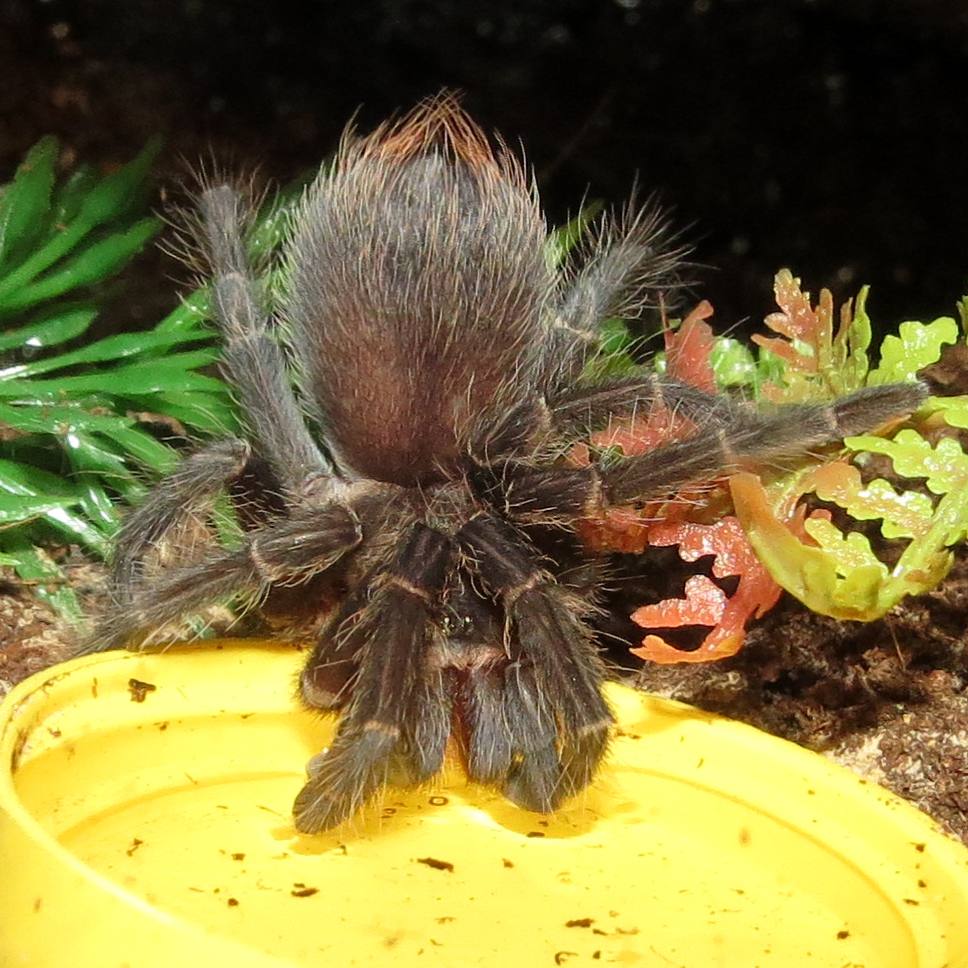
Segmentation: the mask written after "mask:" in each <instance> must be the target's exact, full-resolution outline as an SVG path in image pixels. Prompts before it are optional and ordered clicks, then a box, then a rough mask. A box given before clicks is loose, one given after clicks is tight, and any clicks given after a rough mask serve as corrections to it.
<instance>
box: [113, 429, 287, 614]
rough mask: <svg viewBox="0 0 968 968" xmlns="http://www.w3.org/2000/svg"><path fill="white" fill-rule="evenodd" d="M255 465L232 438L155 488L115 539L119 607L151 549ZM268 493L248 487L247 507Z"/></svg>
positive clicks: (190, 460)
mask: <svg viewBox="0 0 968 968" xmlns="http://www.w3.org/2000/svg"><path fill="white" fill-rule="evenodd" d="M255 465H256V462H255V461H254V460H253V455H252V450H251V448H250V447H249V445H248V444H247V443H246V442H245V441H243V440H239V439H237V438H230V439H228V440H220V441H217V442H216V443H213V444H209V445H208V446H207V447H205V448H203V449H202V450H200V451H198V452H197V453H195V454H192V455H191V456H190V457H187V458H185V460H183V461H182V463H181V464H180V465H179V466H178V468H177V469H176V470H175V471H173V472H172V473H171V474H169V475H168V477H166V478H164V479H163V480H162V481H160V482H159V483H158V484H156V485H155V487H154V489H153V490H152V491H151V493H150V494H149V495H148V497H147V498H146V499H145V502H144V504H142V505H141V506H140V507H138V508H136V509H135V510H134V511H133V512H132V513H131V514H130V515H128V517H127V518H126V519H125V522H124V524H123V525H122V527H121V530H120V532H119V533H118V536H117V538H116V539H115V543H114V552H113V555H112V573H111V577H112V583H113V586H114V594H115V598H116V600H117V601H118V602H119V603H120V602H123V601H125V600H127V599H128V598H129V597H130V595H131V594H132V592H133V590H134V586H135V585H136V584H137V582H138V580H139V578H140V577H141V568H142V564H143V562H144V559H145V557H146V556H147V555H148V554H149V553H150V552H151V551H152V550H154V549H156V548H157V547H158V546H159V544H160V543H161V542H162V541H164V539H165V538H166V537H167V536H168V535H169V534H170V533H172V532H173V531H177V530H178V529H179V528H180V527H181V526H182V525H184V524H186V523H187V522H189V521H190V520H192V519H193V518H196V517H199V516H202V515H205V514H207V513H208V512H209V511H210V510H211V506H212V504H213V502H214V501H215V498H216V497H217V496H218V495H219V494H220V493H222V492H223V491H224V490H225V489H226V488H227V487H232V486H233V485H235V484H236V483H237V482H240V481H242V480H243V479H244V477H245V476H246V475H247V474H249V473H252V472H253V471H252V470H251V469H252V468H254V466H255ZM265 493H266V491H265V490H264V489H258V490H256V489H253V488H251V487H246V489H245V495H244V497H245V501H244V504H245V507H246V508H251V507H252V504H253V500H254V499H255V500H257V499H258V498H260V497H261V496H262V495H264V494H265ZM269 493H271V492H269ZM279 510H281V507H280V508H279Z"/></svg>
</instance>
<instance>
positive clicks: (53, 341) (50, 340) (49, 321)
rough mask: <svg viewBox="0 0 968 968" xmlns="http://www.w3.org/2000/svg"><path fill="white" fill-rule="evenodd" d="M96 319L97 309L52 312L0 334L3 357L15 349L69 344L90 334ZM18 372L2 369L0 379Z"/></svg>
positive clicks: (39, 348)
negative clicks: (90, 327)
mask: <svg viewBox="0 0 968 968" xmlns="http://www.w3.org/2000/svg"><path fill="white" fill-rule="evenodd" d="M96 315H97V310H96V309H90V308H87V307H78V308H75V309H66V310H65V309H58V310H54V311H51V312H50V313H49V314H48V315H45V316H44V317H43V318H41V319H38V320H37V321H36V322H34V323H30V324H28V325H27V326H21V327H20V328H19V329H14V330H7V331H6V332H5V333H0V353H5V352H7V351H9V350H13V349H17V350H26V351H30V352H33V351H38V350H41V349H44V348H46V347H48V346H56V345H57V344H58V343H66V342H67V341H68V340H72V339H76V338H77V337H78V336H80V335H82V334H83V333H85V332H87V328H88V326H90V325H91V323H92V322H93V321H94V317H95V316H96ZM15 372H19V369H18V368H17V367H9V366H8V367H3V368H2V369H0V379H4V378H5V377H7V376H8V375H10V376H12V375H14V373H15Z"/></svg>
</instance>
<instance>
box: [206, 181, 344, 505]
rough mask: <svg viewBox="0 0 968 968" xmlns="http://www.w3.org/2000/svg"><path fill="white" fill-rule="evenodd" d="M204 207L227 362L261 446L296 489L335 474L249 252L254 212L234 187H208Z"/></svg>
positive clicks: (289, 486)
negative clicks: (301, 399) (296, 387)
mask: <svg viewBox="0 0 968 968" xmlns="http://www.w3.org/2000/svg"><path fill="white" fill-rule="evenodd" d="M200 207H201V211H202V216H203V220H204V229H205V236H206V241H207V244H208V250H209V255H210V258H211V261H212V269H213V276H212V283H211V287H212V288H211V292H212V306H213V309H214V313H215V316H216V319H217V320H218V324H219V327H220V328H221V330H222V333H223V335H224V337H225V342H226V345H225V349H224V353H223V360H224V364H225V367H226V369H227V370H228V374H229V376H230V378H231V383H232V386H233V388H234V389H235V391H236V393H237V394H238V395H239V398H240V401H241V404H242V409H243V411H244V413H245V417H246V421H247V422H248V424H249V425H250V427H251V429H252V431H253V433H254V436H255V439H256V441H257V442H258V448H257V449H258V450H259V452H260V453H262V454H264V455H265V457H266V459H267V460H268V461H269V463H270V464H271V465H272V468H273V470H274V471H275V473H276V475H277V476H278V478H279V480H280V481H281V482H282V484H283V485H284V486H285V487H286V488H287V489H290V490H296V489H298V487H299V486H300V485H301V484H303V483H304V482H305V481H306V480H307V479H309V478H313V477H316V476H321V475H328V474H331V473H332V471H333V467H332V464H331V463H330V461H329V460H328V459H327V458H326V457H325V456H324V455H323V453H322V451H320V449H319V447H317V446H316V444H315V442H314V441H313V439H312V437H311V436H310V434H309V431H308V429H307V427H306V424H305V421H304V420H303V416H302V412H301V410H300V407H299V404H298V402H297V401H296V397H295V395H294V393H293V390H292V385H291V383H290V379H289V374H288V372H287V369H286V363H285V360H284V358H283V354H282V350H281V348H280V346H279V344H278V343H277V342H276V340H275V338H274V337H273V336H272V335H271V333H270V331H269V329H268V327H267V323H266V318H265V313H264V312H263V310H262V307H261V304H262V296H261V294H260V292H259V291H258V287H257V285H256V282H255V281H254V280H253V278H252V275H251V270H250V267H249V263H248V259H247V258H246V251H245V242H244V236H245V231H244V228H245V223H246V221H247V217H248V213H246V212H244V211H243V203H242V198H241V196H240V194H239V192H238V191H237V190H236V189H234V188H232V187H231V186H229V185H219V186H216V187H212V188H208V189H206V190H205V191H204V192H203V193H202V196H201V199H200Z"/></svg>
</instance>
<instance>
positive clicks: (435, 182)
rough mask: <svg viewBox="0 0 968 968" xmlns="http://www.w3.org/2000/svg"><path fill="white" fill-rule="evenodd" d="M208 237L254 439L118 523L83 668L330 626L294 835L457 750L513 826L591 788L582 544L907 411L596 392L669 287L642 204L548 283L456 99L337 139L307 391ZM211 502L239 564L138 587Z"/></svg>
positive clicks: (212, 230)
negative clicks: (232, 618)
mask: <svg viewBox="0 0 968 968" xmlns="http://www.w3.org/2000/svg"><path fill="white" fill-rule="evenodd" d="M201 213H202V217H201V224H202V226H203V234H204V236H205V239H204V242H205V245H206V247H207V250H208V257H209V259H210V261H211V265H212V281H211V293H212V303H213V308H214V315H215V317H216V319H217V321H218V325H219V327H220V329H221V331H222V334H223V336H224V340H225V351H224V366H225V372H226V375H227V378H228V379H229V380H230V382H231V384H232V386H233V387H234V389H235V392H236V393H237V395H238V400H239V403H240V404H241V408H242V411H243V413H244V416H245V420H246V423H247V428H248V433H247V437H246V439H244V440H242V439H235V438H233V439H227V440H221V441H219V442H217V443H214V444H211V445H209V446H207V447H205V448H203V449H202V450H200V451H198V452H197V453H195V454H194V455H193V456H190V457H188V458H187V459H186V460H185V461H184V462H183V464H182V465H181V466H180V468H179V469H178V470H176V471H175V472H174V473H173V474H172V475H171V476H170V477H168V478H167V479H166V480H164V481H163V482H161V483H160V484H159V485H158V486H157V487H156V488H155V489H154V490H153V491H152V492H151V494H150V495H149V497H148V499H147V501H146V502H145V503H144V505H143V506H142V507H140V508H139V509H138V510H136V511H135V512H134V513H133V514H132V515H131V516H130V517H129V518H128V520H127V523H126V524H125V526H124V528H123V529H122V531H121V534H120V537H119V539H118V542H117V548H116V554H115V562H114V588H115V602H114V604H113V606H112V608H111V611H110V612H109V614H108V615H107V616H106V617H105V618H104V620H103V622H102V623H101V625H100V627H99V629H98V631H97V632H96V634H95V637H94V638H93V640H92V641H91V643H90V644H89V646H88V651H94V650H100V649H107V648H114V647H119V646H124V645H131V644H132V643H137V642H138V641H139V638H140V640H141V641H143V640H144V638H145V637H146V636H147V635H148V634H150V633H151V632H153V631H157V630H158V629H159V628H161V627H163V626H164V625H165V624H166V623H170V622H172V621H175V620H177V619H180V618H183V617H184V616H186V615H190V614H191V613H193V612H196V611H198V610H199V609H201V608H204V607H207V606H209V605H211V604H213V603H215V602H217V601H219V600H221V599H224V598H226V597H231V596H235V597H241V598H243V599H246V600H248V601H250V602H253V603H255V602H260V601H261V602H263V603H264V604H265V605H266V606H268V607H270V608H271V607H273V603H274V602H275V603H276V607H277V608H278V602H279V601H280V600H282V599H283V598H285V597H286V591H287V589H286V587H285V586H298V589H296V592H297V594H296V595H294V594H292V592H293V589H292V588H290V589H288V592H289V595H288V601H289V605H290V606H292V607H293V608H294V609H295V611H296V612H297V613H298V615H299V616H301V617H300V619H299V620H300V621H302V620H303V619H305V616H306V614H312V613H315V616H316V619H317V621H316V625H315V628H316V629H317V633H316V640H315V649H314V651H313V653H312V655H311V657H310V659H309V661H308V663H307V664H306V667H305V671H304V672H303V674H302V678H301V693H302V697H303V699H304V701H305V702H306V703H307V704H308V705H309V706H310V707H313V708H315V709H320V710H338V711H339V714H340V720H339V725H338V729H337V732H336V736H335V739H334V740H333V743H332V746H331V748H329V749H328V750H327V751H325V752H324V753H323V754H321V755H320V756H317V757H315V758H314V760H313V761H312V763H311V766H310V778H309V780H308V782H307V783H306V785H305V786H304V787H303V789H302V791H301V792H300V793H299V795H298V796H297V798H296V802H295V808H294V809H295V818H296V825H297V827H298V828H299V829H300V830H303V831H308V832H313V831H319V830H322V829H325V828H328V827H332V826H333V825H335V824H338V823H340V822H341V821H343V820H345V819H346V818H348V817H349V816H351V815H352V814H353V813H354V812H355V811H356V810H357V809H358V808H359V807H360V806H361V805H362V804H363V803H364V802H365V801H366V800H367V798H368V797H369V796H370V795H371V794H372V793H373V792H374V791H376V790H377V789H379V788H380V787H381V786H382V785H383V784H385V783H395V784H416V783H420V782H421V781H424V780H426V779H428V778H429V777H431V776H432V775H433V774H435V773H436V772H437V771H438V770H439V769H440V766H441V763H442V760H443V757H444V753H445V747H446V746H447V744H448V740H449V738H450V737H451V735H452V734H453V735H454V736H455V737H456V738H457V741H458V743H457V745H458V748H459V749H460V751H461V754H462V756H463V760H464V763H465V766H466V771H467V774H468V775H469V777H471V778H472V779H474V780H477V781H480V782H482V783H485V784H491V785H494V786H497V787H498V788H500V789H501V790H502V791H503V793H504V794H505V795H506V796H507V797H508V798H510V799H511V800H512V801H514V802H515V803H517V804H519V805H520V806H522V807H524V808H527V809H529V810H535V811H540V812H547V811H550V810H553V809H554V808H555V807H556V805H558V804H559V803H561V802H562V801H563V800H564V799H565V798H567V797H569V796H571V795H573V794H575V793H576V792H578V791H580V790H582V789H583V788H584V787H585V786H586V785H587V784H588V783H589V782H590V781H591V779H592V777H593V776H594V774H595V771H596V768H597V767H598V765H599V763H600V761H601V759H602V757H603V755H604V753H605V749H606V745H607V743H608V737H609V729H610V726H611V723H612V717H611V714H610V712H609V708H608V705H607V704H606V702H605V700H604V699H603V698H602V688H601V687H602V682H603V680H604V678H605V667H604V664H603V661H602V659H601V657H600V655H599V650H598V648H597V647H596V645H595V644H594V642H593V638H592V633H591V631H590V629H589V625H588V618H589V616H590V615H591V613H592V612H593V611H594V609H595V602H596V594H597V591H598V589H599V588H600V587H601V583H602V579H603V577H604V568H603V565H602V563H601V562H600V561H599V560H597V559H596V558H594V557H592V556H590V555H588V554H586V553H585V552H584V551H583V549H582V547H581V544H580V542H579V540H578V538H577V536H576V533H575V524H576V522H578V521H579V520H580V519H581V518H582V517H583V516H586V515H589V514H592V513H595V512H596V511H600V510H601V509H602V508H604V507H607V506H609V505H615V504H628V503H631V502H636V501H643V500H647V499H652V498H656V497H657V496H663V495H666V494H669V493H670V492H672V491H674V490H675V489H676V488H678V487H679V486H681V485H683V484H685V483H687V482H689V481H695V480H697V479H704V478H708V477H710V476H712V475H714V474H715V473H718V472H720V471H721V470H722V469H723V468H728V467H730V466H732V465H734V464H735V463H736V461H738V460H739V459H742V458H753V459H759V460H769V459H772V458H775V457H777V456H779V455H782V454H790V453H796V452H802V451H804V450H806V449H807V448H810V447H811V446H814V445H818V444H820V443H824V442H827V441H830V440H832V439H836V438H839V437H841V436H844V435H847V434H853V433H856V432H859V431H861V430H865V429H868V428H870V427H872V426H874V425H877V424H879V423H881V422H883V421H884V420H886V419H888V418H890V417H893V416H896V415H900V414H904V413H907V412H909V411H911V410H913V409H914V408H916V407H917V405H918V404H919V402H920V401H921V399H922V397H923V391H922V389H921V387H920V386H919V385H917V384H910V385H890V386H881V387H877V388H874V389H869V390H863V391H860V392H858V393H855V394H853V395H852V396H849V397H846V398H844V399H842V400H839V401H838V402H836V403H834V404H833V405H832V406H826V405H796V406H791V407H789V408H786V409H781V410H778V411H774V412H772V413H768V414H765V413H761V412H757V411H755V410H752V409H750V408H748V407H745V406H743V405H741V404H733V403H728V402H724V401H723V400H722V399H720V398H713V397H710V396H708V395H706V394H704V393H702V392H700V391H698V390H696V389H693V388H690V387H688V386H686V385H683V384H679V383H675V382H671V381H660V380H659V379H658V378H656V377H654V376H649V377H642V378H627V379H621V380H617V381H613V382H605V383H597V384H591V385H589V384H587V383H583V382H582V379H581V374H582V370H583V365H584V363H585V361H586V357H587V356H588V354H589V352H590V351H594V350H595V348H596V346H597V342H598V339H599V326H600V323H601V321H602V320H603V319H604V318H605V317H607V316H610V315H615V314H620V313H629V312H634V311H635V310H636V308H638V307H641V306H643V305H644V304H646V303H647V302H648V301H649V300H650V299H653V298H654V297H655V294H656V293H657V292H659V291H661V290H662V289H663V288H668V287H669V286H674V285H675V270H676V266H677V263H678V262H679V260H680V258H681V251H676V250H675V249H674V247H673V245H672V242H671V240H670V238H669V235H668V233H667V231H666V229H665V223H664V221H663V219H662V217H661V216H660V215H659V214H657V213H656V212H655V211H654V210H653V209H652V207H648V206H647V207H646V209H645V210H644V211H639V212H638V213H629V214H627V215H626V216H625V217H624V218H623V219H619V220H617V221H616V222H615V223H613V224H611V225H609V226H608V227H607V228H606V229H604V230H602V231H601V232H600V234H599V235H598V236H597V240H596V242H595V244H594V245H593V247H592V248H593V251H591V253H590V254H589V255H588V257H587V258H586V259H585V260H584V261H583V264H582V265H581V266H580V267H578V268H575V269H572V270H568V269H560V270H559V269H557V268H555V267H554V266H553V265H552V261H551V260H550V259H549V255H548V250H547V244H546V235H547V233H546V225H545V221H544V219H543V216H542V214H541V211H540V209H539V205H538V199H537V196H536V193H535V190H534V188H533V186H532V185H531V183H530V181H529V178H528V175H527V173H526V169H525V167H524V165H523V163H522V162H521V160H520V159H519V158H518V157H517V156H516V155H515V154H514V153H513V152H511V151H510V150H508V149H507V148H506V147H505V146H504V145H503V144H502V143H496V144H495V143H492V142H491V141H490V140H489V139H488V138H487V137H486V136H485V135H484V134H483V132H482V131H481V130H480V128H478V127H477V126H476V125H475V124H474V123H473V121H471V119H470V118H469V117H468V116H467V115H466V114H465V113H464V112H463V111H462V110H461V108H460V107H459V106H458V105H457V103H456V102H455V101H454V99H453V98H451V97H449V96H446V95H444V96H440V97H438V98H435V99H433V100H431V101H428V102H426V103H424V104H423V105H421V106H419V107H418V108H417V109H415V110H414V111H413V112H411V113H410V114H409V115H407V116H406V117H405V118H403V119H402V120H399V121H396V122H388V123H386V124H384V125H383V126H381V127H380V128H378V129H377V130H376V131H375V132H374V133H372V134H370V135H369V136H366V137H357V136H356V135H354V134H353V133H352V131H348V132H347V134H346V135H345V136H344V139H343V142H342V144H341V146H340V150H339V153H338V157H337V161H336V164H335V167H334V168H333V169H332V170H331V171H329V170H326V171H324V172H323V173H322V174H321V175H320V176H319V178H318V179H317V180H316V182H315V184H314V185H313V186H312V187H311V188H310V189H309V191H308V192H307V194H306V196H305V199H304V200H303V202H302V203H301V206H300V207H299V209H298V212H297V214H296V216H295V218H294V220H293V222H292V225H291V231H290V233H289V237H288V240H287V242H286V244H285V263H286V273H285V275H286V279H287V283H286V289H287V292H286V295H284V296H283V297H282V299H281V301H282V310H281V311H280V312H279V313H278V315H279V317H280V319H279V324H278V325H279V328H280V329H282V330H283V331H284V332H285V334H286V338H285V345H286V346H287V347H288V354H289V355H291V357H292V361H293V366H294V368H295V370H296V371H297V374H298V380H297V381H296V382H297V384H298V387H299V390H298V392H296V391H293V389H292V384H291V381H290V375H289V369H290V366H289V362H288V360H287V354H286V353H284V351H283V349H282V348H281V345H280V341H279V340H278V339H277V334H276V332H275V330H276V328H277V325H276V323H274V322H273V321H272V319H271V318H270V317H271V314H270V312H269V311H268V310H267V309H266V308H265V306H266V299H265V294H264V293H263V292H262V287H261V285H260V283H259V282H258V281H257V278H256V273H254V272H253V270H252V268H251V267H250V265H249V264H248V262H247V256H246V247H245V242H244V240H245V232H246V228H247V225H248V222H249V211H248V207H247V206H246V205H245V204H244V203H243V201H242V200H241V196H240V193H238V192H237V191H236V190H235V189H234V188H232V187H228V186H224V185H218V186H213V187H209V188H207V189H206V190H205V191H204V192H203V194H202V196H201ZM297 394H298V395H297ZM656 403H662V404H664V405H665V406H668V407H670V408H672V409H674V410H680V411H683V412H685V413H686V414H688V415H689V416H691V417H692V418H694V420H695V422H696V424H697V425H698V428H699V429H698V430H697V432H696V433H695V435H693V436H691V437H689V438H688V439H685V440H682V441H678V442H674V443H670V444H667V445H665V446H662V447H659V448H658V449H656V450H654V451H653V452H651V453H648V454H645V455H642V456H636V457H629V458H625V459H619V460H614V459H611V460H609V461H608V462H600V463H598V464H595V463H593V464H591V465H590V466H585V467H576V466H573V465H572V464H569V463H567V462H566V461H565V460H563V455H564V454H565V453H566V452H567V450H568V448H569V447H570V446H571V445H572V444H573V443H574V442H575V441H576V440H578V439H580V438H582V437H583V436H585V435H587V433H588V432H589V431H590V430H591V429H594V428H595V427H599V426H602V425H604V424H605V423H607V421H608V419H609V417H611V416H614V415H630V414H632V413H633V412H635V411H636V410H638V409H643V410H644V409H647V408H648V407H650V406H652V405H654V404H656ZM225 492H228V493H229V494H231V495H233V496H234V497H235V498H236V500H237V506H238V508H239V516H240V518H241V520H242V522H243V527H244V529H245V532H244V537H243V540H242V542H241V544H240V545H239V546H238V547H235V548H225V547H219V546H217V545H215V544H213V545H211V546H209V547H207V548H206V549H205V551H204V553H203V554H202V555H200V556H198V557H197V558H196V560H194V561H189V563H185V561H184V560H183V561H182V562H181V563H179V565H178V566H177V567H176V566H174V565H172V564H170V563H169V564H166V565H164V566H163V567H162V568H161V569H160V571H159V573H157V574H151V575H150V577H149V573H148V571H147V570H146V568H145V561H146V559H148V558H150V556H151V554H152V553H153V549H154V548H155V547H156V546H157V545H158V544H159V543H160V542H162V541H163V540H165V539H167V540H169V541H170V542H171V541H173V542H175V544H176V549H177V541H178V537H179V535H181V534H183V533H184V531H185V530H186V527H187V526H188V525H189V524H190V522H192V521H195V520H197V519H199V518H200V517H204V515H206V514H208V512H209V511H210V509H211V507H212V505H213V503H214V502H215V501H216V500H217V499H218V497H219V496H220V495H222V494H224V493H225ZM188 550H189V549H185V550H184V552H183V553H184V554H185V555H187V554H188ZM297 598H298V599H300V600H299V601H298V602H295V599H297ZM297 606H298V607H297ZM293 621H296V619H293Z"/></svg>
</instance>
